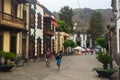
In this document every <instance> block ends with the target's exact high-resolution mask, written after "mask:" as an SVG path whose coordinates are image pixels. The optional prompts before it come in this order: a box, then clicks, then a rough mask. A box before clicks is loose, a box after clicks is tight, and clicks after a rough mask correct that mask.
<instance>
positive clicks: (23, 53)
mask: <svg viewBox="0 0 120 80" xmlns="http://www.w3.org/2000/svg"><path fill="white" fill-rule="evenodd" d="M22 57H23V58H26V39H23V40H22Z"/></svg>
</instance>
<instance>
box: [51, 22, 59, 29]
mask: <svg viewBox="0 0 120 80" xmlns="http://www.w3.org/2000/svg"><path fill="white" fill-rule="evenodd" d="M51 23H52V24H53V25H54V26H55V27H56V28H58V24H57V23H56V21H54V20H51Z"/></svg>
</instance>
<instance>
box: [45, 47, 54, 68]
mask: <svg viewBox="0 0 120 80" xmlns="http://www.w3.org/2000/svg"><path fill="white" fill-rule="evenodd" d="M51 56H52V51H51V50H50V49H49V48H48V50H47V51H46V55H45V58H46V67H50V60H51Z"/></svg>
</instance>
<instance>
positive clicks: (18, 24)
mask: <svg viewBox="0 0 120 80" xmlns="http://www.w3.org/2000/svg"><path fill="white" fill-rule="evenodd" d="M0 25H3V26H0V27H3V28H4V27H6V28H9V29H10V28H11V29H18V30H26V25H25V22H24V20H23V19H20V18H17V17H14V16H12V15H10V14H7V13H2V12H0Z"/></svg>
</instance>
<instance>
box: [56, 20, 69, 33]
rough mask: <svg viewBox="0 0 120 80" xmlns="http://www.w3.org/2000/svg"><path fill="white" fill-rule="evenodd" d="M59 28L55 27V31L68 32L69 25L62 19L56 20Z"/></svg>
mask: <svg viewBox="0 0 120 80" xmlns="http://www.w3.org/2000/svg"><path fill="white" fill-rule="evenodd" d="M57 24H58V26H59V28H56V31H61V32H66V33H70V27H69V26H68V25H67V24H66V23H65V22H64V21H62V20H57Z"/></svg>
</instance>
